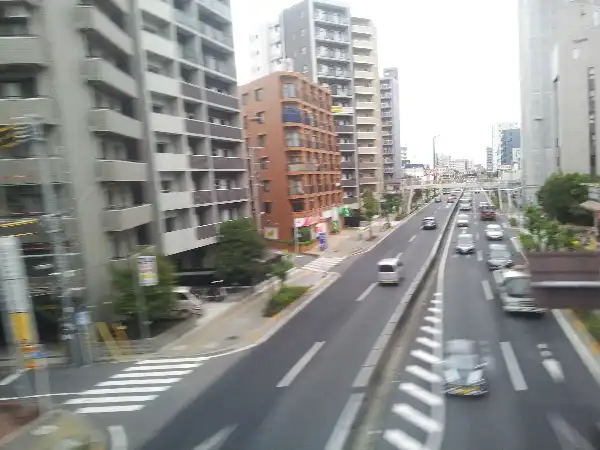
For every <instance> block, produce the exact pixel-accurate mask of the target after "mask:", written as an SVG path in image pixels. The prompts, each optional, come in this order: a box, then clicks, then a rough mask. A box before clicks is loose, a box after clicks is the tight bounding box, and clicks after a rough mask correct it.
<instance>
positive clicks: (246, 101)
mask: <svg viewBox="0 0 600 450" xmlns="http://www.w3.org/2000/svg"><path fill="white" fill-rule="evenodd" d="M246 104H248V94H242V105H246Z"/></svg>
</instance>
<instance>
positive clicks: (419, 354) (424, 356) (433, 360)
mask: <svg viewBox="0 0 600 450" xmlns="http://www.w3.org/2000/svg"><path fill="white" fill-rule="evenodd" d="M410 354H411V356H414V357H415V358H418V359H420V360H421V361H424V362H426V363H427V364H437V363H439V362H440V359H439V358H438V357H437V356H435V355H432V354H431V353H427V352H424V351H423V350H413V351H412V352H410Z"/></svg>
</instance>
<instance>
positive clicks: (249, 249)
mask: <svg viewBox="0 0 600 450" xmlns="http://www.w3.org/2000/svg"><path fill="white" fill-rule="evenodd" d="M265 249H266V242H265V239H264V238H263V237H262V236H261V235H260V233H259V232H258V230H257V229H256V227H255V225H254V222H253V221H252V220H250V219H246V218H243V219H236V220H230V221H228V222H225V223H222V224H221V227H220V231H219V245H218V246H217V255H216V264H215V269H216V271H217V276H218V277H219V278H221V279H222V280H224V281H225V283H226V284H247V283H251V282H252V280H253V279H254V278H255V277H257V276H260V275H261V274H262V271H263V270H264V267H263V264H262V262H261V259H262V257H263V256H264V252H265Z"/></svg>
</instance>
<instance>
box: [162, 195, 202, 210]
mask: <svg viewBox="0 0 600 450" xmlns="http://www.w3.org/2000/svg"><path fill="white" fill-rule="evenodd" d="M158 204H159V206H160V209H161V210H162V211H171V210H175V209H188V208H191V207H192V205H193V201H192V194H191V192H190V191H183V192H161V193H160V194H158Z"/></svg>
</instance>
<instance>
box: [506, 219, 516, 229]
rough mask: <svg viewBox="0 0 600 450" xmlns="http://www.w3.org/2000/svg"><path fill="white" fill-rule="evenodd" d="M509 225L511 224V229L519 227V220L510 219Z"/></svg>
mask: <svg viewBox="0 0 600 450" xmlns="http://www.w3.org/2000/svg"><path fill="white" fill-rule="evenodd" d="M508 223H510V226H511V227H516V226H517V218H516V217H511V218H510V219H508Z"/></svg>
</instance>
